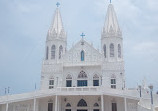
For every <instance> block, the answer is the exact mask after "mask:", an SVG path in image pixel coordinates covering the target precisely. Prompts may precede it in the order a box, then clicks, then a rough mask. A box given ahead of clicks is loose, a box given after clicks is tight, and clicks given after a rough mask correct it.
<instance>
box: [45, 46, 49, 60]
mask: <svg viewBox="0 0 158 111" xmlns="http://www.w3.org/2000/svg"><path fill="white" fill-rule="evenodd" d="M48 55H49V48H48V47H47V48H46V60H48Z"/></svg>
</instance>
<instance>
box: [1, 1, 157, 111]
mask: <svg viewBox="0 0 158 111" xmlns="http://www.w3.org/2000/svg"><path fill="white" fill-rule="evenodd" d="M81 36H85V35H84V34H83V33H82V35H81ZM45 50H46V51H45V58H44V60H43V64H42V71H41V88H40V90H36V91H34V92H31V93H24V94H16V95H7V96H2V97H0V111H153V110H155V108H154V105H156V104H158V103H156V102H154V103H155V104H151V103H150V93H148V90H149V89H148V88H146V87H145V86H144V87H143V86H142V87H141V88H140V90H138V89H128V88H127V87H126V81H125V69H124V59H123V37H122V32H121V29H120V27H119V24H118V20H117V17H116V13H115V11H114V7H113V5H112V4H109V6H108V9H107V14H106V18H105V23H104V27H103V30H102V34H101V51H98V50H97V49H95V48H94V47H93V45H91V44H89V43H88V42H87V41H85V40H84V38H81V40H80V41H78V42H77V43H76V44H75V45H74V46H73V47H72V48H71V49H70V50H67V34H66V32H65V30H64V27H63V22H62V17H61V14H60V10H59V8H58V7H57V9H56V11H55V14H54V18H53V23H52V25H51V27H50V29H49V30H48V34H47V38H46V47H45ZM140 91H141V92H140ZM153 96H154V98H157V96H156V95H153Z"/></svg>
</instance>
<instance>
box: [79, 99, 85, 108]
mask: <svg viewBox="0 0 158 111" xmlns="http://www.w3.org/2000/svg"><path fill="white" fill-rule="evenodd" d="M77 106H78V107H86V106H87V103H86V101H85V100H84V99H81V100H80V101H79V102H78V104H77Z"/></svg>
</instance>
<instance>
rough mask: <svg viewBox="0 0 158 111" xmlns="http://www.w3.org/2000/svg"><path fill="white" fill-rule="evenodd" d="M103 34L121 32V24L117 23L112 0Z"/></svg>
mask: <svg viewBox="0 0 158 111" xmlns="http://www.w3.org/2000/svg"><path fill="white" fill-rule="evenodd" d="M103 32H105V33H112V32H113V33H117V32H120V28H119V24H118V21H117V16H116V13H115V10H114V7H113V5H112V4H111V0H110V4H109V6H108V10H107V14H106V19H105V24H104V28H103Z"/></svg>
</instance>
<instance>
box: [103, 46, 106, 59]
mask: <svg viewBox="0 0 158 111" xmlns="http://www.w3.org/2000/svg"><path fill="white" fill-rule="evenodd" d="M103 50H104V57H105V58H106V45H104V47H103Z"/></svg>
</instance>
